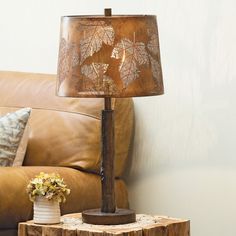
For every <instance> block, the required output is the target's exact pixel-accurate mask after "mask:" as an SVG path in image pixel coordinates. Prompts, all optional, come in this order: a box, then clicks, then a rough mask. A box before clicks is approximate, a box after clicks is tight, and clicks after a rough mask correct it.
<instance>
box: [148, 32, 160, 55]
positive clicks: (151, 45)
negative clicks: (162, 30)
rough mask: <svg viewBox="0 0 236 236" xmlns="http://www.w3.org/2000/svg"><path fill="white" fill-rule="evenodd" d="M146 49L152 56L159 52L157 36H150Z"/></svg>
mask: <svg viewBox="0 0 236 236" xmlns="http://www.w3.org/2000/svg"><path fill="white" fill-rule="evenodd" d="M147 48H148V49H149V50H150V51H151V52H152V53H154V54H157V53H158V52H159V45H158V38H157V34H152V35H151V37H150V41H149V42H148V44H147Z"/></svg>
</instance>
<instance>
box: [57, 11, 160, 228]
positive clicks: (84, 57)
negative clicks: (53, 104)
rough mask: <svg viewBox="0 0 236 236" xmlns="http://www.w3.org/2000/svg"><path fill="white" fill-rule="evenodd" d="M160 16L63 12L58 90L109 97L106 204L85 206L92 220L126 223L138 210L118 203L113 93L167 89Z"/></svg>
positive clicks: (105, 142)
mask: <svg viewBox="0 0 236 236" xmlns="http://www.w3.org/2000/svg"><path fill="white" fill-rule="evenodd" d="M163 92H164V89H163V82H162V71H161V62H160V50H159V39H158V29H157V22H156V17H155V16H151V15H112V14H111V9H105V14H104V15H103V16H64V17H62V18H61V33H60V49H59V59H58V73H57V95H59V96H65V97H92V98H94V97H96V98H104V110H102V124H101V127H102V164H101V173H100V174H101V185H102V202H101V209H90V210H86V211H83V212H82V218H83V222H85V223H90V224H104V225H114V224H125V223H132V222H134V221H135V212H134V211H132V210H129V209H119V208H117V207H116V201H115V186H114V178H115V176H114V152H115V147H114V124H113V123H114V115H113V113H114V111H113V110H112V107H111V99H112V98H125V97H137V96H152V95H161V94H163Z"/></svg>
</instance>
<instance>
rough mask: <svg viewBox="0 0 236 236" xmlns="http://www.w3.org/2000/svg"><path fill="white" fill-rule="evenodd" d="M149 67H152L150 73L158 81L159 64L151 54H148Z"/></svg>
mask: <svg viewBox="0 0 236 236" xmlns="http://www.w3.org/2000/svg"><path fill="white" fill-rule="evenodd" d="M149 58H150V62H151V67H152V75H153V77H154V78H155V79H156V80H157V81H158V79H159V77H160V73H161V65H160V63H159V62H158V61H157V60H155V59H154V58H153V57H152V56H151V55H149Z"/></svg>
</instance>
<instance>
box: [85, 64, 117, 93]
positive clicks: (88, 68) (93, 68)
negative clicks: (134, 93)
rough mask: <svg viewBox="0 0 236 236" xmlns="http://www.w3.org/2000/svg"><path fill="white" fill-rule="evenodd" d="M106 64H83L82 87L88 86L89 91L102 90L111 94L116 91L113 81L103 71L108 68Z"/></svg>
mask: <svg viewBox="0 0 236 236" xmlns="http://www.w3.org/2000/svg"><path fill="white" fill-rule="evenodd" d="M108 66H109V65H108V64H104V63H92V64H90V65H83V66H82V67H81V73H82V74H83V75H84V76H85V78H84V80H83V83H84V88H85V89H86V87H88V88H89V91H91V92H98V91H100V92H103V93H106V94H112V93H115V92H116V91H117V88H116V85H115V83H114V81H113V80H112V79H111V78H110V77H109V76H107V75H105V73H106V72H107V69H108Z"/></svg>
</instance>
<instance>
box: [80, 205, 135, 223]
mask: <svg viewBox="0 0 236 236" xmlns="http://www.w3.org/2000/svg"><path fill="white" fill-rule="evenodd" d="M82 219H83V222H84V223H87V224H94V225H119V224H129V223H133V222H135V221H136V216H135V212H134V211H133V210H129V209H119V208H118V209H116V212H115V213H105V212H101V209H100V208H99V209H91V210H86V211H83V212H82Z"/></svg>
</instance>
